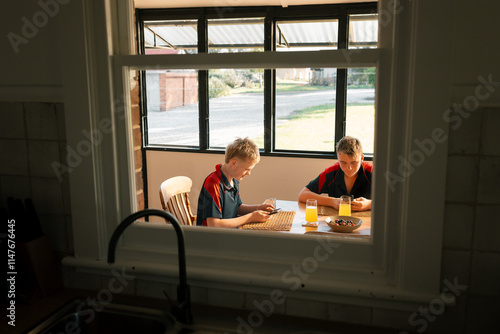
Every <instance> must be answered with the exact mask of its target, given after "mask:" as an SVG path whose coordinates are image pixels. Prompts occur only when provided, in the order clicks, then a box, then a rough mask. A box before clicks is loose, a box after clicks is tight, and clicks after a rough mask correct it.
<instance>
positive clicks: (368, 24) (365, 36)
mask: <svg viewBox="0 0 500 334" xmlns="http://www.w3.org/2000/svg"><path fill="white" fill-rule="evenodd" d="M377 41H378V15H377V14H368V15H365V14H363V15H349V49H374V48H376V47H377Z"/></svg>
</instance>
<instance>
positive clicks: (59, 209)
mask: <svg viewBox="0 0 500 334" xmlns="http://www.w3.org/2000/svg"><path fill="white" fill-rule="evenodd" d="M31 192H32V199H33V205H34V206H35V209H36V211H37V212H39V213H49V214H57V215H62V214H64V207H63V201H62V186H61V183H59V181H58V180H57V179H49V178H38V177H34V178H32V179H31Z"/></svg>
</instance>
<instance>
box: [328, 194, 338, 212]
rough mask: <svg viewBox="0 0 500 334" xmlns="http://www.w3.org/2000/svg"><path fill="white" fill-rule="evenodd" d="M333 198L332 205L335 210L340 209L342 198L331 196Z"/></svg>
mask: <svg viewBox="0 0 500 334" xmlns="http://www.w3.org/2000/svg"><path fill="white" fill-rule="evenodd" d="M330 198H331V199H332V204H331V205H330V206H331V207H332V208H334V209H335V210H338V209H339V207H340V198H335V197H330Z"/></svg>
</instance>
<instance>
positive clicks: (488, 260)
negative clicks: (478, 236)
mask: <svg viewBox="0 0 500 334" xmlns="http://www.w3.org/2000/svg"><path fill="white" fill-rule="evenodd" d="M499 282H500V253H486V252H478V251H475V252H473V253H472V267H471V277H470V293H471V294H472V295H484V296H497V297H498V296H500V284H499Z"/></svg>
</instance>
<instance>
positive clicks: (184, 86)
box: [146, 70, 199, 146]
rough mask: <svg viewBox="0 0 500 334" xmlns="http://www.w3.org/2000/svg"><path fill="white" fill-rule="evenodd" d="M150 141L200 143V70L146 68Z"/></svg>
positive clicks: (163, 143) (159, 142) (180, 143)
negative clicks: (148, 69)
mask: <svg viewBox="0 0 500 334" xmlns="http://www.w3.org/2000/svg"><path fill="white" fill-rule="evenodd" d="M146 87H147V126H148V129H147V131H148V145H170V146H199V126H198V72H197V71H196V70H150V71H146Z"/></svg>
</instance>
